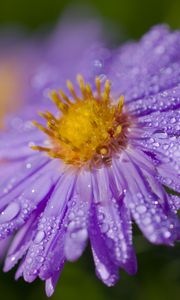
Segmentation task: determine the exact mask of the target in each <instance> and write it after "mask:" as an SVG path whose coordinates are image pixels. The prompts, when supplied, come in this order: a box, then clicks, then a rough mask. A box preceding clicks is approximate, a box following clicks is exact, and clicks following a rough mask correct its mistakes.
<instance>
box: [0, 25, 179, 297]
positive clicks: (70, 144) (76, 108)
mask: <svg viewBox="0 0 180 300" xmlns="http://www.w3.org/2000/svg"><path fill="white" fill-rule="evenodd" d="M88 53H89V55H87V52H86V55H85V56H83V59H84V60H83V59H82V62H81V63H82V64H79V62H80V59H79V60H78V59H77V61H76V60H75V61H74V65H73V70H76V69H78V68H79V73H81V74H82V75H77V85H75V83H72V82H71V81H69V80H68V81H67V88H65V92H64V91H63V90H62V89H60V90H52V91H51V90H50V91H49V93H50V98H51V99H52V102H54V104H55V106H56V109H55V106H52V105H51V104H50V103H48V102H47V103H46V104H45V103H44V104H43V105H41V109H43V110H42V113H41V114H40V115H41V117H42V118H41V117H37V118H36V116H33V118H34V119H35V118H36V120H35V121H34V126H33V125H32V126H28V127H27V122H28V124H30V123H29V120H30V119H31V116H30V115H32V114H33V113H29V111H28V112H27V111H25V113H24V116H22V117H21V121H22V124H24V125H22V126H21V128H20V129H18V130H17V129H15V128H14V130H13V128H12V130H11V131H10V133H9V134H6V135H4V136H3V137H2V139H1V142H0V145H1V148H0V156H1V158H3V159H6V160H7V161H9V166H10V167H9V169H6V168H3V167H1V170H2V172H1V174H2V173H3V176H5V179H3V176H2V175H1V190H0V199H1V201H0V210H1V214H0V237H1V239H3V238H6V237H7V236H9V235H11V234H13V232H14V231H17V230H18V231H17V233H16V236H15V238H14V240H13V242H12V244H11V246H10V249H9V252H8V255H7V258H6V261H5V267H4V270H5V271H8V270H9V269H11V268H12V267H13V266H14V265H15V264H16V263H17V261H18V260H19V259H22V258H23V260H22V262H21V265H20V267H19V268H18V270H17V273H16V278H19V277H20V276H23V277H24V279H25V280H26V281H28V282H31V281H33V280H35V278H37V277H39V278H41V279H42V280H45V281H46V293H47V295H48V296H50V295H51V294H52V293H53V292H54V288H55V285H56V283H57V281H58V278H59V275H60V273H61V271H62V269H63V266H64V263H65V262H66V261H67V260H69V261H74V260H76V259H78V258H79V257H80V255H81V254H82V252H83V250H84V248H85V246H86V243H87V240H88V239H89V241H90V245H91V249H92V254H93V258H94V262H95V267H96V273H97V276H98V277H99V278H100V279H101V280H102V281H103V282H104V283H105V284H107V285H108V286H111V285H113V284H115V283H116V281H117V280H118V278H119V268H122V269H124V270H126V271H127V272H128V273H129V274H134V273H135V272H136V269H137V263H136V256H135V251H134V248H133V241H132V220H134V221H135V223H136V224H137V225H138V226H139V228H140V229H141V231H142V233H143V234H144V236H145V237H146V238H147V239H148V240H149V241H150V242H152V243H155V244H165V245H170V246H172V245H174V242H175V241H176V240H177V239H178V238H179V234H180V231H179V230H180V223H179V219H178V217H177V209H178V208H179V200H178V196H175V195H169V194H167V193H166V190H165V188H164V186H167V187H169V188H170V189H172V190H174V191H176V192H179V191H180V185H179V180H178V170H179V151H178V149H179V145H178V141H179V140H178V134H179V113H180V112H179V104H180V89H179V83H180V68H179V67H180V54H179V53H180V33H179V32H174V33H170V32H169V30H168V28H167V27H165V26H158V27H155V28H153V29H152V30H151V31H150V32H149V33H147V34H146V35H145V36H144V37H143V38H142V39H141V40H140V42H139V43H130V44H127V45H125V46H124V47H121V48H120V49H118V50H116V51H112V52H111V51H108V50H105V49H104V48H96V49H93V51H91V52H88ZM76 63H77V64H76ZM82 66H83V67H82ZM84 66H86V68H84ZM97 66H98V67H97ZM57 68H58V66H57ZM69 69H70V68H69ZM73 72H74V71H73ZM56 84H57V82H56ZM62 87H63V81H62V82H61V80H60V86H59V88H62ZM51 88H52V86H51ZM33 111H34V108H33ZM28 116H29V117H28ZM43 119H44V122H43ZM9 149H11V151H9ZM13 166H15V168H16V169H15V171H16V172H15V173H16V174H15V176H14V175H12V174H11V172H12V168H13ZM10 170H11V171H10Z"/></svg>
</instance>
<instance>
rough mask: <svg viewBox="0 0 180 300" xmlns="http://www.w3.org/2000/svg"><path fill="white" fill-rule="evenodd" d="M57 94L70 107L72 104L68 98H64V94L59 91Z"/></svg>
mask: <svg viewBox="0 0 180 300" xmlns="http://www.w3.org/2000/svg"><path fill="white" fill-rule="evenodd" d="M59 94H60V95H61V97H62V98H63V100H64V101H65V102H66V103H67V104H68V105H71V104H72V102H71V101H70V100H69V98H68V96H66V94H64V92H63V91H62V90H61V89H60V90H59Z"/></svg>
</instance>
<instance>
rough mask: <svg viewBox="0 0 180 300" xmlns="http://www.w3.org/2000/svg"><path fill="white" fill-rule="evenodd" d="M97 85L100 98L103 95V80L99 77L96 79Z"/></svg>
mask: <svg viewBox="0 0 180 300" xmlns="http://www.w3.org/2000/svg"><path fill="white" fill-rule="evenodd" d="M95 83H96V89H97V92H98V96H100V95H101V80H100V78H99V77H96V79H95Z"/></svg>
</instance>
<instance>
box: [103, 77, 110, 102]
mask: <svg viewBox="0 0 180 300" xmlns="http://www.w3.org/2000/svg"><path fill="white" fill-rule="evenodd" d="M110 90H111V85H110V82H109V80H106V82H105V85H104V97H103V98H104V100H105V101H107V100H109V94H110Z"/></svg>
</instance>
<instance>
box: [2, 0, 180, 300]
mask: <svg viewBox="0 0 180 300" xmlns="http://www.w3.org/2000/svg"><path fill="white" fill-rule="evenodd" d="M81 3H83V4H84V3H86V4H89V5H91V10H93V11H94V12H96V15H98V16H99V17H100V18H101V19H102V20H103V21H104V22H105V23H106V24H107V27H108V25H109V24H110V28H113V31H115V32H116V34H115V38H116V42H117V43H118V42H119V41H120V40H121V39H122V35H123V36H124V37H125V38H139V37H140V36H141V35H142V34H143V33H144V32H146V31H147V30H148V29H149V27H151V26H152V25H154V24H157V23H162V22H163V23H164V22H166V23H168V24H169V25H170V26H171V27H172V28H174V29H175V28H179V27H180V1H179V0H173V1H169V0H168V1H167V0H151V1H143V0H138V1H133V0H126V1H121V0H119V1H118V0H117V1H116V0H110V1H105V0H91V1H64V0H48V1H47V0H26V1H25V0H5V1H3V0H1V1H0V26H3V27H5V26H14V25H18V26H23V28H24V29H25V31H26V32H27V34H31V33H33V32H36V31H37V30H40V29H41V28H44V27H45V26H46V27H49V26H51V25H53V24H55V23H56V21H57V20H58V19H59V17H60V16H61V15H62V14H63V12H64V10H66V9H67V7H68V6H69V5H70V4H73V5H74V6H75V7H77V6H78V5H81ZM78 7H79V6H78ZM76 11H77V10H76ZM120 32H121V35H120V34H119V35H118V33H120ZM122 33H123V34H122ZM134 242H135V247H136V250H137V255H138V266H139V267H138V273H137V275H136V276H134V277H130V276H127V275H126V274H125V273H124V272H121V281H120V282H119V283H118V284H117V285H116V286H115V287H113V288H107V287H105V286H104V285H103V284H102V283H101V282H100V281H99V280H98V279H97V278H96V277H95V273H94V266H93V262H92V257H91V254H90V250H89V249H88V250H87V251H86V253H85V254H84V256H83V257H82V258H81V259H80V260H79V261H78V262H76V263H71V264H70V263H69V264H67V265H66V267H65V269H64V271H63V273H62V276H61V278H60V280H59V283H58V285H57V288H56V292H55V294H54V295H53V297H52V300H56V299H62V300H72V299H73V300H85V299H87V300H91V299H92V300H119V299H122V300H131V299H132V300H178V299H180V258H179V256H180V255H179V254H180V246H176V247H175V248H166V247H160V246H153V245H150V244H149V243H148V242H147V241H145V239H144V238H143V237H142V236H141V234H140V233H139V232H138V231H137V233H136V234H135V238H134ZM14 272H15V271H14V270H13V271H12V272H10V273H8V274H3V273H2V272H1V273H0V300H6V299H14V300H16V299H17V300H20V299H23V298H25V299H26V300H32V299H33V300H36V299H37V300H41V299H46V296H45V293H44V286H43V285H44V284H43V283H42V282H41V281H40V280H37V281H36V282H34V283H32V284H27V283H25V282H24V281H23V280H22V279H20V280H19V281H18V282H15V280H14Z"/></svg>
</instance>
